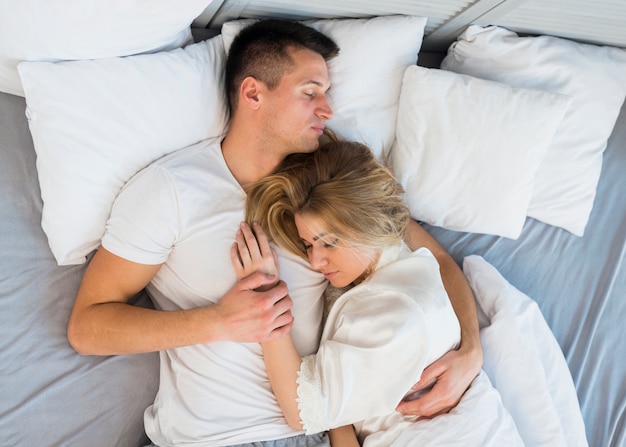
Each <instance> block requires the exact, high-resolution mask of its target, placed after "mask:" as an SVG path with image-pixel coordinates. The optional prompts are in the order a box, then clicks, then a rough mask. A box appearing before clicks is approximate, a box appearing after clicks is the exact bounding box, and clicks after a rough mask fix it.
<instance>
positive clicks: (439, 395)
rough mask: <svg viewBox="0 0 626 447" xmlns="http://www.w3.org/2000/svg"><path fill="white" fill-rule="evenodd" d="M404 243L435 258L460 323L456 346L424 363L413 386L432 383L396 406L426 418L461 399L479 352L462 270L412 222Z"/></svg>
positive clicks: (475, 320)
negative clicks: (419, 376) (422, 370)
mask: <svg viewBox="0 0 626 447" xmlns="http://www.w3.org/2000/svg"><path fill="white" fill-rule="evenodd" d="M406 242H407V245H408V246H409V247H410V248H411V250H416V249H418V248H420V247H426V248H428V249H429V250H430V251H431V252H432V253H433V255H434V256H435V258H437V261H438V262H439V266H440V270H441V277H442V279H443V284H444V286H445V288H446V292H447V293H448V296H449V297H450V302H451V303H452V307H453V308H454V311H455V313H456V316H457V318H458V320H459V323H460V325H461V345H460V346H459V348H458V349H457V350H456V351H450V352H448V353H447V354H445V355H444V356H443V357H441V358H440V359H439V360H437V361H435V362H434V363H432V364H431V365H430V366H428V368H426V369H425V370H424V372H423V373H422V377H421V379H420V381H419V382H418V383H417V384H415V386H414V387H413V389H416V390H417V389H420V388H423V387H425V386H427V385H429V384H431V383H432V382H433V381H435V380H436V383H435V386H434V387H433V388H432V389H431V390H430V391H428V392H426V393H425V394H424V395H422V396H421V397H419V398H418V399H416V400H413V401H407V402H401V403H400V405H398V408H397V410H398V411H400V412H401V413H404V414H412V415H419V416H427V417H429V416H435V415H436V414H439V413H445V412H448V411H449V410H450V409H452V408H453V407H454V406H456V404H457V403H458V402H459V401H460V400H461V397H463V394H464V393H465V390H467V388H468V387H469V385H470V383H471V382H472V380H474V378H475V377H476V375H477V374H478V372H479V371H480V368H481V367H482V363H483V352H482V347H481V345H480V335H479V330H478V317H477V314H476V304H475V301H474V295H473V293H472V289H471V288H470V286H469V283H468V282H467V279H466V278H465V275H463V272H462V270H461V269H460V268H459V266H458V265H457V263H456V262H455V261H454V259H453V258H452V257H451V256H450V255H449V254H448V252H447V251H446V250H445V249H444V248H443V247H442V246H441V245H440V244H439V243H438V242H437V241H436V240H435V239H434V238H433V237H432V236H430V234H428V232H427V231H426V230H424V229H423V228H422V226H421V225H419V224H418V223H417V222H415V221H411V224H410V225H409V229H408V234H407V240H406Z"/></svg>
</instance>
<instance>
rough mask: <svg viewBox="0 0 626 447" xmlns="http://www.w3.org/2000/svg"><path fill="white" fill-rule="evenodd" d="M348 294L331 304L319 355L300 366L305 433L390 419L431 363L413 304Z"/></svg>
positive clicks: (381, 295) (384, 295) (380, 295)
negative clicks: (384, 417)
mask: <svg viewBox="0 0 626 447" xmlns="http://www.w3.org/2000/svg"><path fill="white" fill-rule="evenodd" d="M352 292H356V290H354V289H353V290H352V291H350V292H347V294H351V295H352V296H351V297H349V298H348V299H346V300H342V299H340V300H339V301H338V302H337V303H336V304H335V308H334V309H333V313H336V315H337V316H336V318H334V319H333V321H332V322H331V321H330V319H329V321H328V322H327V327H326V329H325V332H324V337H323V340H322V343H321V345H320V348H319V350H318V352H317V354H314V355H310V356H307V357H304V358H303V360H302V364H301V368H300V372H299V378H298V405H299V408H300V417H301V419H302V423H303V425H304V428H305V430H306V431H307V433H317V432H320V431H323V430H327V429H329V428H333V427H338V426H342V425H345V424H350V423H353V422H357V421H360V420H363V419H366V418H369V417H373V416H378V415H385V414H390V413H392V412H393V411H394V409H395V407H396V406H397V404H398V403H399V402H400V400H401V399H402V397H403V396H404V395H405V394H406V393H407V391H409V388H410V387H411V386H412V385H414V384H415V382H416V381H417V380H418V379H419V377H420V375H421V372H422V371H423V369H424V368H425V366H426V362H427V359H428V357H429V356H428V347H429V340H428V335H427V332H426V330H425V327H426V325H425V324H424V318H425V315H424V312H423V310H422V308H421V306H420V305H419V304H417V303H416V302H415V300H414V299H412V298H411V297H409V296H407V295H406V294H404V293H401V292H398V291H384V290H383V291H381V290H365V291H364V290H359V291H358V295H357V296H355V295H354V294H352ZM342 298H343V297H342ZM337 307H339V308H337ZM329 324H330V325H331V326H330V327H328V325H329Z"/></svg>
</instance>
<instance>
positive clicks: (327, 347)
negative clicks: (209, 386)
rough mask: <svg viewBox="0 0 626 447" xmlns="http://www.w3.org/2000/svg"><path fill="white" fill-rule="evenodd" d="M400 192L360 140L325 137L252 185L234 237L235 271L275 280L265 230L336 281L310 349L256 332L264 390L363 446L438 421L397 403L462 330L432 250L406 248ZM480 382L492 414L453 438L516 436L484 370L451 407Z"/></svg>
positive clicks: (298, 420)
mask: <svg viewBox="0 0 626 447" xmlns="http://www.w3.org/2000/svg"><path fill="white" fill-rule="evenodd" d="M402 195H403V191H402V188H401V186H400V185H399V184H398V183H397V182H396V181H395V179H394V177H393V175H392V174H391V172H390V171H389V170H388V169H386V168H385V167H383V166H382V165H380V164H379V163H378V162H377V161H376V160H375V158H374V157H373V155H372V154H371V151H370V150H369V149H368V148H367V147H365V146H363V145H361V144H358V143H350V142H339V141H334V140H333V141H331V142H330V143H327V144H325V145H323V146H321V147H320V148H319V149H318V150H317V151H315V152H313V153H310V154H294V155H292V156H290V157H288V158H287V159H285V161H284V162H283V163H282V165H281V166H280V167H279V168H278V170H277V171H276V172H275V173H274V174H273V175H272V176H269V177H267V178H265V179H264V180H262V181H260V182H258V183H257V184H256V185H254V187H253V188H252V189H251V190H250V192H249V194H248V201H247V208H246V214H247V216H246V218H247V220H248V222H253V223H252V227H250V226H248V225H247V224H242V226H241V228H240V230H239V231H238V232H237V235H236V242H235V244H233V248H232V253H231V255H232V256H231V257H232V262H233V265H234V267H235V270H236V271H237V275H238V276H239V277H240V278H243V277H245V276H247V275H249V274H251V273H253V272H254V271H258V270H261V271H264V272H265V273H270V274H274V275H275V276H276V278H277V280H278V276H279V269H278V266H277V263H276V257H275V254H274V253H273V250H272V249H271V247H270V245H269V242H268V239H269V240H271V241H273V242H274V243H276V244H278V245H279V246H281V247H282V248H284V249H287V250H289V251H291V252H293V253H296V254H298V255H300V256H301V257H303V258H305V259H308V260H309V262H310V264H311V267H312V268H313V269H315V270H318V271H320V272H321V273H322V274H324V276H325V277H326V278H327V279H328V281H329V282H330V284H331V285H332V286H333V287H334V288H336V289H341V290H342V292H343V293H341V294H340V296H338V297H336V299H335V300H331V301H334V302H329V303H327V304H328V305H329V310H328V316H327V319H326V323H325V326H324V330H323V333H322V339H321V343H320V347H319V350H318V352H317V353H316V354H315V355H310V356H306V357H304V358H301V357H300V355H299V354H298V353H297V351H296V349H295V347H294V345H293V343H292V342H291V338H290V336H285V337H283V338H280V339H277V340H273V341H270V342H267V343H263V344H262V348H263V354H264V359H265V363H266V368H267V371H268V376H269V379H270V383H271V385H272V390H273V391H274V394H275V395H276V398H277V400H278V402H279V404H280V406H281V409H282V410H283V413H284V415H285V418H286V420H287V422H288V423H289V425H291V426H293V427H295V428H304V429H305V430H306V431H307V433H316V432H320V431H323V430H327V429H331V428H336V427H343V428H341V429H340V430H337V431H332V430H331V440H332V441H333V444H334V445H341V446H348V445H350V444H348V442H352V445H358V444H357V443H356V440H355V439H354V432H353V430H352V425H351V424H354V427H355V428H356V433H357V434H358V438H359V441H360V442H361V443H363V445H365V446H390V445H418V444H420V443H421V442H422V441H420V440H419V439H420V438H419V436H420V433H421V432H422V431H424V430H415V428H416V427H418V426H424V425H433V426H434V425H435V424H433V423H431V422H429V421H428V420H416V418H415V417H413V416H411V417H409V416H403V415H401V414H399V413H397V412H395V411H394V410H395V408H396V406H397V404H398V403H399V402H400V401H401V400H402V399H403V398H407V396H406V391H407V390H409V389H410V387H411V386H412V385H413V384H414V383H415V382H416V381H417V380H418V379H419V376H420V374H421V371H423V369H424V368H425V367H426V366H428V365H429V364H430V363H431V362H433V361H434V360H436V359H437V358H439V357H440V356H442V355H443V354H444V353H446V352H447V351H449V350H451V349H454V348H455V347H456V346H457V344H458V343H459V341H460V327H459V323H458V320H457V318H456V315H455V313H454V310H453V308H452V306H451V304H450V301H449V299H448V296H447V294H446V291H445V289H444V287H443V283H442V280H441V277H440V274H439V265H438V264H437V261H436V259H435V258H434V256H433V255H432V254H431V253H430V252H429V251H428V250H427V249H419V250H417V251H415V252H411V251H410V250H409V249H408V248H407V247H406V246H405V245H404V243H403V239H404V236H405V231H406V227H407V224H408V222H409V219H410V216H409V212H408V209H407V207H406V205H405V204H404V201H403V198H402ZM263 229H265V230H266V232H267V236H266V233H264V231H263ZM477 393H479V394H481V395H485V396H487V394H490V398H491V399H490V400H484V399H482V398H481V401H484V402H485V403H486V404H487V403H488V404H487V405H485V406H484V407H485V408H481V409H480V411H481V412H482V414H481V416H484V415H485V413H484V412H485V411H488V412H489V414H490V415H492V416H488V418H489V420H488V421H487V422H486V423H482V422H480V423H477V422H476V421H472V423H471V426H472V428H473V431H476V426H484V427H485V429H484V430H482V431H481V433H474V434H472V435H471V437H472V439H467V438H466V439H464V440H463V442H462V443H461V445H481V446H484V445H508V446H511V445H521V441H519V438H518V437H517V432H516V431H515V429H514V425H513V422H512V419H511V418H510V416H508V414H507V413H506V411H505V410H504V407H503V406H502V404H501V401H500V400H499V396H498V395H497V392H496V391H495V390H494V389H493V388H492V387H491V385H490V384H489V382H488V379H487V378H486V376H485V375H484V374H483V373H481V374H480V375H479V376H478V378H477V379H476V380H475V382H474V383H473V384H472V387H471V388H470V390H468V392H467V393H466V397H464V398H463V399H462V401H461V403H460V404H459V406H458V407H457V408H456V409H454V410H453V411H452V412H451V413H449V414H448V415H450V414H452V413H455V414H456V413H458V412H460V411H463V410H464V408H465V406H467V405H465V406H464V401H466V400H468V401H471V404H472V405H475V399H474V396H475V395H476V394H477ZM468 395H470V396H471V398H468V397H467V396H468ZM494 397H495V399H494ZM472 408H475V407H472ZM472 411H473V410H472ZM448 415H446V417H448ZM469 416H470V415H469V414H466V415H465V416H463V419H464V420H468V419H469ZM474 416H478V414H476V415H474ZM435 419H438V418H435ZM435 419H433V420H435ZM454 423H455V424H456V423H457V421H456V420H455V422H454ZM424 428H425V427H424ZM446 431H448V429H446ZM450 431H452V430H450ZM412 432H415V433H412ZM430 432H431V433H430V434H431V435H432V434H433V431H432V430H430ZM509 435H510V436H509ZM339 436H342V437H345V438H343V439H344V440H341V441H338V440H337V438H338V437H339ZM407 436H408V438H407ZM350 437H352V441H346V440H345V439H349V438H350ZM456 437H458V433H457V434H456ZM444 438H445V436H444V434H441V436H440V435H439V434H437V439H438V440H439V441H442V442H444V443H445V442H448V443H449V439H454V438H448V441H445V440H444ZM403 439H404V440H403ZM424 439H427V438H424ZM428 439H430V438H428ZM518 441H519V442H518ZM394 442H395V443H396V444H394ZM420 445H421V444H420ZM429 445H430V444H429Z"/></svg>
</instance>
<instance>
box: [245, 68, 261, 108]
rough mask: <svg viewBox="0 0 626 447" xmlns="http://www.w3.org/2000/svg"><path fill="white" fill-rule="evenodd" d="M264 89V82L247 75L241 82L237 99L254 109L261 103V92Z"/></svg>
mask: <svg viewBox="0 0 626 447" xmlns="http://www.w3.org/2000/svg"><path fill="white" fill-rule="evenodd" d="M264 89H265V84H263V83H262V82H261V81H259V80H258V79H256V78H253V77H252V76H248V77H247V78H245V79H244V80H243V82H242V83H241V88H240V90H239V94H240V96H239V100H240V102H243V103H244V104H245V105H246V106H247V107H249V108H250V109H253V110H256V109H258V108H259V107H260V105H261V94H262V93H263V90H264Z"/></svg>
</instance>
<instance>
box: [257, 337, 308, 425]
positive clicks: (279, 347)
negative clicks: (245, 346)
mask: <svg viewBox="0 0 626 447" xmlns="http://www.w3.org/2000/svg"><path fill="white" fill-rule="evenodd" d="M261 346H262V347H263V360H264V361H265V369H267V375H268V377H269V379H270V385H271V386H272V391H273V392H274V395H275V396H276V400H277V401H278V405H280V409H281V410H282V411H283V414H284V415H285V419H286V420H287V423H288V424H289V426H290V427H292V428H295V429H297V430H302V423H301V422H300V410H299V408H298V401H297V397H298V393H297V389H298V384H297V380H298V371H300V364H301V363H302V359H301V358H300V355H299V354H298V352H297V351H296V347H295V345H294V344H293V340H292V339H291V335H286V336H285V337H281V338H278V339H276V340H272V341H269V342H267V343H261Z"/></svg>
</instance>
